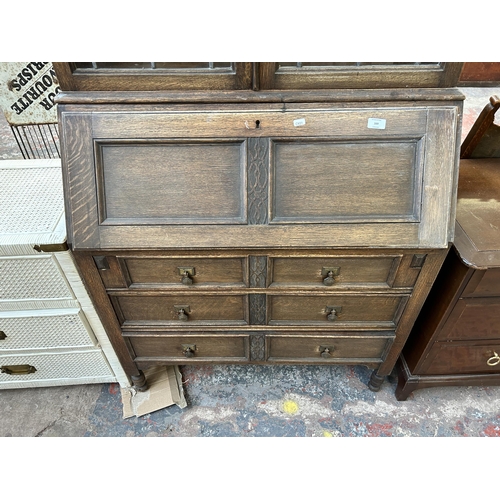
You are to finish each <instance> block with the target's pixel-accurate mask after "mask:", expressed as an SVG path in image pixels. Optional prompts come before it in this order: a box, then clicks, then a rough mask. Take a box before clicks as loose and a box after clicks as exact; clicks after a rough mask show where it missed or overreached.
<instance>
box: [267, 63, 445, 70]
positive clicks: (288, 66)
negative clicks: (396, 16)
mask: <svg viewBox="0 0 500 500" xmlns="http://www.w3.org/2000/svg"><path fill="white" fill-rule="evenodd" d="M395 65H397V66H411V67H418V66H424V65H427V66H428V65H439V63H438V62H279V63H276V69H279V68H286V69H291V68H297V69H298V68H304V67H305V68H323V67H331V66H336V67H342V66H348V67H352V66H356V67H362V68H363V67H366V66H395ZM363 69H365V68H363Z"/></svg>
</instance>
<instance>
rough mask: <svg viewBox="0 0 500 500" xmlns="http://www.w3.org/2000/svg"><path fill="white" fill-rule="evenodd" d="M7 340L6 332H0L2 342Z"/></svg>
mask: <svg viewBox="0 0 500 500" xmlns="http://www.w3.org/2000/svg"><path fill="white" fill-rule="evenodd" d="M6 338H7V335H5V332H0V340H5V339H6Z"/></svg>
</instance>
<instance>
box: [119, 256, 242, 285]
mask: <svg viewBox="0 0 500 500" xmlns="http://www.w3.org/2000/svg"><path fill="white" fill-rule="evenodd" d="M123 263H124V265H125V267H126V269H127V271H128V275H129V277H130V282H131V286H132V287H133V286H138V285H139V286H140V285H149V286H151V285H168V286H179V287H180V288H186V289H187V288H188V287H189V286H198V285H211V284H212V285H233V286H234V285H240V286H244V281H245V278H244V260H243V259H238V258H233V259H230V258H229V259H223V258H209V257H206V258H201V259H198V258H189V257H186V258H172V259H170V258H125V259H123ZM180 269H190V270H192V271H193V272H194V274H189V277H190V278H191V279H192V281H193V283H192V285H189V286H188V285H185V284H182V282H181V280H182V277H183V276H182V275H181V274H180Z"/></svg>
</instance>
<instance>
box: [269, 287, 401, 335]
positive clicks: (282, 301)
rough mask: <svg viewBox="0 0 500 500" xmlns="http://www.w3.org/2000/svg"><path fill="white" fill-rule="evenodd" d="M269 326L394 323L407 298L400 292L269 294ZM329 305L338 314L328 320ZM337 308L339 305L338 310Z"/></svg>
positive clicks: (391, 325) (387, 325) (389, 325)
mask: <svg viewBox="0 0 500 500" xmlns="http://www.w3.org/2000/svg"><path fill="white" fill-rule="evenodd" d="M268 300H269V303H270V305H271V307H270V311H269V312H268V316H269V318H270V319H269V324H270V325H281V324H283V325H292V324H305V323H308V324H313V325H318V324H321V325H323V326H324V327H335V326H337V325H339V324H345V323H366V324H374V323H379V324H381V325H383V326H386V327H391V328H392V327H393V326H395V324H396V322H397V320H398V315H399V314H398V313H399V311H400V307H401V306H403V305H404V304H405V303H406V300H407V297H405V296H399V295H375V294H374V295H336V294H331V295H312V294H310V295H271V296H269V298H268ZM329 308H335V309H336V312H337V314H336V315H335V316H336V317H335V319H334V320H333V321H330V320H328V315H329ZM339 308H342V309H341V310H339Z"/></svg>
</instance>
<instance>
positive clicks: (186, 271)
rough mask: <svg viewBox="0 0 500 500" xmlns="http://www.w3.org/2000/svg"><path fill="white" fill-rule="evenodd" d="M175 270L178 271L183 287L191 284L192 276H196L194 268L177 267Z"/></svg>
mask: <svg viewBox="0 0 500 500" xmlns="http://www.w3.org/2000/svg"><path fill="white" fill-rule="evenodd" d="M177 270H178V271H179V274H180V275H181V276H182V278H181V283H182V284H183V285H192V284H193V276H194V275H195V274H196V271H195V269H194V267H178V268H177Z"/></svg>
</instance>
